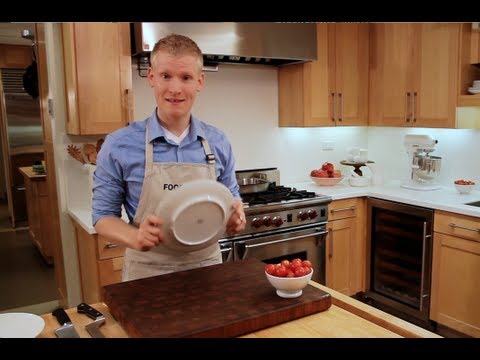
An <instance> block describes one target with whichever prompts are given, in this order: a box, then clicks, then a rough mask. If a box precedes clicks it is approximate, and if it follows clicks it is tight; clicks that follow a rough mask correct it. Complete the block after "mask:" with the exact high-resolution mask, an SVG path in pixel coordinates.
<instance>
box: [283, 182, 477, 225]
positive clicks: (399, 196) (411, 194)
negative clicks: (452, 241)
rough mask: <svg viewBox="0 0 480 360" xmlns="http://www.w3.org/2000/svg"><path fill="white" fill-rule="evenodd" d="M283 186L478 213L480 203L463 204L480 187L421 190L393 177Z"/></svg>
mask: <svg viewBox="0 0 480 360" xmlns="http://www.w3.org/2000/svg"><path fill="white" fill-rule="evenodd" d="M286 186H290V187H295V188H297V189H303V190H307V191H314V192H315V193H317V194H323V195H329V196H331V197H332V198H333V200H339V199H347V198H353V197H362V196H371V197H377V198H381V199H384V200H391V201H397V202H401V203H406V204H410V205H417V206H423V207H427V208H430V209H436V210H445V211H450V212H453V213H457V214H463V215H470V216H476V217H480V207H475V206H470V205H465V203H468V202H472V201H479V200H480V191H476V190H474V191H472V192H471V193H470V194H460V193H459V192H458V191H457V190H456V189H455V187H454V186H453V185H452V186H450V187H446V186H444V187H442V188H441V189H439V190H431V191H422V190H410V189H404V188H402V187H400V182H399V181H392V182H390V183H387V184H385V185H382V186H365V187H354V186H350V185H349V183H348V179H343V180H342V181H341V182H339V183H338V184H337V185H334V186H320V185H317V184H315V183H314V182H313V181H311V180H309V181H305V182H299V183H294V184H286Z"/></svg>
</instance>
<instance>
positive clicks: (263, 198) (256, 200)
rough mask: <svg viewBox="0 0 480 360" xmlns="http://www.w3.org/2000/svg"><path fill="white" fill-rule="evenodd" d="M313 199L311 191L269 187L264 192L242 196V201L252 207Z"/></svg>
mask: <svg viewBox="0 0 480 360" xmlns="http://www.w3.org/2000/svg"><path fill="white" fill-rule="evenodd" d="M314 197H315V192H313V191H306V190H297V189H296V188H290V187H285V186H275V185H270V186H269V188H268V190H266V191H262V192H257V193H249V194H243V195H242V200H243V202H245V203H248V205H250V206H252V205H262V204H269V203H276V202H281V201H289V200H298V199H308V198H314Z"/></svg>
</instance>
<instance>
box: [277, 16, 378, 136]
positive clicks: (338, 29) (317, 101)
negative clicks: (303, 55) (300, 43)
mask: <svg viewBox="0 0 480 360" xmlns="http://www.w3.org/2000/svg"><path fill="white" fill-rule="evenodd" d="M369 26H370V25H369V24H366V23H363V24H358V23H356V24H354V23H328V24H327V23H320V24H317V61H313V62H307V63H303V64H296V65H287V66H283V67H280V69H279V70H278V88H279V125H280V126H284V127H287V126H292V127H309V126H341V125H355V126H358V125H367V124H368V118H367V116H368V90H367V89H368V56H369Z"/></svg>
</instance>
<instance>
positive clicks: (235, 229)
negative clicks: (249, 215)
mask: <svg viewBox="0 0 480 360" xmlns="http://www.w3.org/2000/svg"><path fill="white" fill-rule="evenodd" d="M232 209H233V213H232V216H230V219H228V223H227V233H228V234H230V235H234V234H237V233H239V232H240V231H242V230H244V229H245V225H246V220H245V213H244V212H243V203H242V201H241V200H236V201H235V202H234V203H233V205H232Z"/></svg>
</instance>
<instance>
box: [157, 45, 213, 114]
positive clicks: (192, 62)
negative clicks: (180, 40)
mask: <svg viewBox="0 0 480 360" xmlns="http://www.w3.org/2000/svg"><path fill="white" fill-rule="evenodd" d="M204 77H205V75H204V74H203V72H201V70H200V68H199V64H198V60H197V58H196V57H195V56H192V55H181V56H173V55H171V54H168V53H167V52H163V51H160V52H159V53H158V54H157V55H156V61H155V62H154V63H153V64H152V67H151V68H150V69H148V82H149V83H150V86H151V87H152V88H153V91H154V95H155V100H156V101H157V106H158V113H159V116H160V118H161V120H162V121H165V122H169V121H172V120H173V121H181V120H186V118H188V119H190V112H191V109H192V106H193V104H194V102H195V99H196V97H197V92H198V91H200V90H201V89H202V88H203V82H204Z"/></svg>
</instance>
